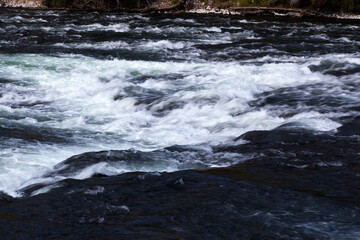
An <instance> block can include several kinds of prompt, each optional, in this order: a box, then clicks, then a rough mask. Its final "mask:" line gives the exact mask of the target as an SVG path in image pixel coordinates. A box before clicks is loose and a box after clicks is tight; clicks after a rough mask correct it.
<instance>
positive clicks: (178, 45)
mask: <svg viewBox="0 0 360 240" xmlns="http://www.w3.org/2000/svg"><path fill="white" fill-rule="evenodd" d="M192 45H193V44H192V43H189V42H172V41H169V40H160V41H149V42H145V43H143V44H140V46H139V47H142V48H150V49H158V50H162V49H173V50H174V49H183V48H189V47H191V46H192Z"/></svg>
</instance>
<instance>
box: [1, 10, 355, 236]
mask: <svg viewBox="0 0 360 240" xmlns="http://www.w3.org/2000/svg"><path fill="white" fill-rule="evenodd" d="M359 50H360V24H359V23H356V22H352V23H351V22H335V21H332V22H331V21H330V22H329V21H328V22H324V21H320V20H308V21H304V20H302V21H299V20H296V19H288V20H285V19H278V18H271V19H262V18H247V19H244V18H239V17H221V16H207V15H151V14H129V13H99V12H66V11H40V10H21V9H0V191H1V192H3V193H5V194H7V195H9V196H12V197H15V198H19V197H20V198H21V197H27V196H32V197H33V196H37V195H39V194H40V195H41V194H46V192H48V191H50V190H51V189H53V188H59V186H62V185H61V182H64V181H67V179H68V180H71V179H77V180H84V181H85V180H86V179H90V180H91V179H93V178H92V177H93V176H94V175H97V176H115V177H120V178H121V177H124V176H127V175H123V174H125V173H137V172H142V173H144V174H145V173H149V174H150V173H151V174H153V175H151V176H152V178H155V176H157V175H162V174H165V175H166V174H171V173H173V174H180V173H182V171H183V170H188V171H189V170H190V172H187V171H185V173H189V174H190V173H191V174H197V171H209V172H207V174H205V175H206V177H204V181H209V182H211V181H215V180H210V179H207V178H209V176H210V175H211V174H213V172H214V171H215V172H216V171H219V172H218V173H215V175H221V174H222V171H230V172H231V169H233V168H235V167H236V166H239V164H240V165H241V164H249V166H250V165H251V164H252V163H254V164H255V162H256V164H257V165H256V167H254V169H257V170H256V171H255V170H254V171H249V173H248V174H249V175H251V174H256V173H258V174H259V175H262V176H265V175H263V174H271V175H277V176H282V173H281V171H280V172H278V169H277V170H276V169H273V170H271V171H265V170H264V169H267V167H268V166H271V167H274V166H275V165H276V166H287V167H290V168H291V169H295V170H294V171H305V170H304V169H307V168H308V167H311V169H312V171H314V169H318V171H319V173H318V174H319V175H321V174H322V171H325V170H323V169H329V168H331V169H332V171H335V172H336V171H337V170H336V169H337V168H339V174H340V175H336V174H335V173H334V174H335V175H329V177H334V178H335V177H336V178H338V177H339V176H341V174H343V172H344V171H345V170H344V169H343V168H344V167H345V166H348V165H347V164H348V162H347V161H348V159H351V164H353V165H349V169H350V168H353V169H358V168H357V167H358V165H359V163H358V162H359V158H360V153H359V152H360V151H359V143H360V142H359V141H360V138H359V135H360V120H359V119H360V114H359V111H360V51H359ZM348 126H349V127H348ZM260 133H261V134H263V135H261V134H260ZM254 134H255V135H256V134H260V135H259V136H257V135H256V136H253V135H254ZM264 134H265V135H266V134H267V135H266V137H264ZM268 135H270V136H268ZM274 135H275V136H274ZM239 136H241V137H239ZM309 143H310V144H309ZM316 144H318V145H316ZM294 145H296V146H297V148H296V149H295V148H292V146H294ZM310 145H311V146H310ZM284 146H285V147H284ZM235 148H236V149H235ZM327 148H329V149H327ZM345 148H346V149H347V150H348V151H347V152H346V153H345V152H344V149H345ZM234 149H235V150H234ZM349 149H350V150H349ZM326 154H328V155H326ZM275 156H276V159H277V160H276V161H275V160H271V161H272V162H271V161H270V160H269V159H273V158H274V159H275ZM263 158H264V159H266V160H264V161H263V160H262V159H263ZM76 159H80V160H79V161H77V160H76ZM94 159H95V160H94ZM314 159H315V160H314ZM268 160H269V161H270V163H268V164H267V163H265V161H268ZM354 166H355V167H354ZM349 169H348V170H349ZM359 169H360V168H359ZM193 171H194V172H193ZM244 171H245V170H244ZM349 171H350V170H349ZM285 172H286V171H285ZM297 173H298V172H297ZM229 174H230V173H229ZM299 174H300V175H299V179H300V180H299V181H298V182H300V183H299V186H297V187H293V186H292V187H291V188H290V187H289V189H291V191H297V190H296V189H300V188H304V189H305V188H306V189H307V190H306V191H305V190H303V191H301V192H302V193H303V192H311V191H312V190H310V189H313V191H316V190H314V189H317V187H318V186H319V185H317V184H316V183H315V182H314V186H311V183H309V181H308V180H306V179H307V178H305V179H303V180H301V179H302V177H301V176H303V175H301V173H299ZM324 174H325V173H324ZM329 174H330V173H329ZM349 174H350V175H351V174H353V175H351V176H352V178H351V179H353V181H354V182H352V184H351V186H352V188H356V187H355V186H356V185H357V184H359V183H360V179H359V173H349ZM356 174H357V175H356ZM225 175H226V174H225ZM304 175H306V174H305V173H304ZM350 175H349V176H350ZM170 176H172V175H170ZM241 176H242V175H241ZM293 176H294V175H293ZM324 176H325V175H324ZM326 176H328V175H326ZM222 177H224V176H222ZM189 178H191V176H189ZM194 178H195V177H194ZM254 178H256V177H254ZM105 179H107V178H105ZM264 179H267V178H266V177H264ZM309 179H310V178H309ZM329 179H331V178H329ZM329 179H327V180H324V181H323V182H324V183H323V184H326V182H327V183H328V184H329V185H331V184H332V183H331V181H329ZM180 180H181V181H180ZM338 180H339V179H336V180H334V181H335V182H336V181H338ZM356 180H357V181H356ZM99 181H105V180H99ZM169 181H170V180H169ZM177 181H178V182H177V184H180V185H182V184H184V182H185V184H186V183H187V182H186V180H185V178H184V177H181V178H180V177H179V179H178V180H177ZM216 181H217V180H216ZM236 181H240V180H239V179H237V180H236ZM241 181H245V180H244V179H242V180H241ZM246 181H250V182H251V180H249V179H247V180H246ZM264 181H265V180H264ZM266 181H267V180H266ZM266 181H265V182H266ZM284 181H285V182H286V181H290V180H289V179H287V180H284ZM302 181H305V182H306V183H303V182H302ZM80 182H81V181H80ZM255 182H256V183H259V182H261V181H260V180H256V181H255ZM269 182H271V181H270V180H269ZM99 184H100V183H99ZM224 184H225V185H226V183H224ZM334 184H335V183H334ZM100 185H101V184H100ZM100 185H99V186H97V185H96V186H97V187H93V188H89V189H87V190H86V191H87V193H85V194H88V195H94V196H95V195H96V196H97V194H98V193H99V194H100V193H102V192H103V191H104V189H106V187H105V188H104V187H101V186H102V185H101V186H100ZM105 185H106V184H105ZM285 185H286V184H285ZM305 185H306V187H304V186H305ZM33 186H41V187H37V188H33ZM94 186H95V185H94ZM229 186H230V185H229ZM202 187H203V186H202ZM32 188H33V189H32ZM241 188H244V189H245V188H247V187H246V186H242V187H241ZM284 188H286V189H288V188H287V187H284ZM29 189H32V190H31V191H30V190H29ZM209 189H210V187H209ZM236 189H239V188H236ZM248 189H250V190H251V191H253V190H252V189H253V187H248ZM325 189H326V187H325ZM357 189H358V185H357ZM250 190H249V191H250ZM199 191H200V190H199ZM209 191H210V190H209ZM214 191H215V190H214ZM216 191H217V190H216ZM216 191H215V192H216ZM236 191H237V190H236ZM236 191H235V190H234V191H233V192H234V196H237V199H239V198H240V197H239V196H241V194H240V193H237V192H236ZM262 191H266V192H267V193H269V194H271V192H272V190H269V189H262ZM281 191H283V192H281ZM286 191H290V190H283V189H282V188H281V190H278V189H277V190H276V191H275V190H274V194H275V195H276V196H279V199H284V197H283V196H287V194H288V193H287V192H286ZM356 191H357V192H356V193H354V195H353V196H348V195H346V194H345V195H346V197H345V198H346V199H347V200H349V199H350V200H351V201H352V200H354V201H355V202H358V201H359V191H360V190H356ZM75 192H76V191H75ZM207 192H208V191H206V190H204V195H206V194H207ZM205 193H206V194H205ZM189 194H190V193H189ZM257 194H258V195H259V196H258V197H260V195H261V196H262V194H259V193H257ZM333 194H335V195H336V193H333ZM88 195H87V196H88ZM265 195H266V194H265ZM325 195H326V194H325ZM340 195H341V194H340ZM350 195H351V194H350ZM280 196H282V197H280ZM341 196H343V195H341ZM256 199H257V197H254V199H252V200H251V199H250V200H249V201H256ZM285 199H286V198H285ZM290 199H292V200H289V201H297V200H296V199H300V200H299V201H305V202H304V203H302V204H303V205H304V206H305V205H306V207H305V208H306V210H304V211H305V212H306V211H308V212H309V214H310V215H314V216H315V215H316V214H317V213H318V212H321V211H325V210H326V208H327V207H325V205H326V204H327V205H326V206H328V205H329V209H330V208H333V209H336V210H333V211H332V213H333V214H334V218H332V215H331V214H330V215H327V214H323V213H321V214H323V215H321V216H327V217H326V218H325V219H320V220H318V221H317V220H316V222H315V223H314V221H313V220H312V219H311V216H310V217H309V216H303V221H302V222H296V221H295V223H292V225H291V226H292V227H294V228H295V230H294V231H293V232H291V234H290V233H288V232H286V231H285V230H281V229H288V228H287V227H284V226H285V225H282V224H285V223H280V222H281V220H280V218H279V217H276V216H275V215H276V214H280V215H281V216H282V217H284V216H290V215H292V214H296V212H297V211H296V210H294V209H291V208H290V209H287V210H286V211H285V210H284V211H283V212H281V211H278V212H276V211H275V213H274V212H271V213H269V212H266V210H264V209H257V210H254V211H252V212H251V211H250V210H249V211H250V212H246V213H245V212H242V213H241V214H243V215H242V216H243V217H244V219H245V218H252V217H262V218H263V220H262V221H260V222H263V224H265V225H263V226H265V227H264V228H263V229H262V230H261V231H260V230H259V231H260V232H261V233H266V231H271V230H269V229H270V226H274V223H273V222H274V221H275V223H276V224H275V225H276V226H277V227H279V229H280V230H278V231H275V232H272V233H271V234H269V235H266V236H265V235H264V236H262V235H256V234H255V235H251V234H250V235H246V234H240V233H237V232H236V228H235V230H234V229H233V230H227V231H230V233H229V235H226V233H223V232H221V231H220V232H219V231H218V232H211V231H210V230H209V231H210V232H207V233H206V234H204V235H199V236H197V237H195V236H196V235H186V234H185V233H184V235H179V236H178V237H174V239H360V232H359V228H358V227H360V225H359V224H360V221H359V212H360V210H359V206H357V207H354V208H353V209H352V207H349V208H346V207H344V209H345V210H344V211H350V212H352V214H353V215H352V216H353V219H351V214H350V213H349V214H348V213H344V212H341V213H339V211H341V209H340V208H339V207H336V206H338V205H336V203H333V202H331V203H326V204H325V203H324V204H325V205H324V206H322V205H321V204H322V201H320V200H318V199H316V200H309V199H303V198H302V197H298V196H297V197H293V198H291V197H290ZM301 199H302V200H301ZM350 200H349V201H348V202H351V201H350ZM134 201H135V200H134ZM229 201H230V200H229ZM242 201H244V202H242V204H244V203H246V202H247V201H245V200H242ZM269 201H272V200H269ZM307 201H309V202H307ZM324 201H325V200H324ZM331 201H334V200H333V199H332V200H331ZM335 201H336V200H335ZM311 202H313V203H314V204H315V205H316V206H320V205H321V209H316V210H314V209H311V208H312V207H314V206H313V205H312V204H311ZM209 204H212V203H209ZM331 204H333V205H331ZM334 204H335V205H336V206H334ZM330 205H331V206H330ZM99 206H100V205H99ZM224 206H225V208H228V210H229V211H230V212H231V211H233V214H237V213H239V214H240V212H239V211H238V212H237V213H235V212H236V207H237V205H236V204H235V203H234V204H233V203H227V205H226V204H225V205H224ZM354 206H355V205H354ZM99 208H101V207H99ZM126 208H127V206H125V205H121V206H120V208H117V209H118V210H116V211H118V212H117V213H119V214H120V213H124V212H125V213H126V214H129V211H131V210H132V209H131V207H130V210H129V209H126ZM265 208H267V207H265ZM106 209H108V208H106ZM351 209H352V210H351ZM109 211H110V210H109ZM244 211H245V210H244ZM291 211H294V212H291ZM215 212H216V211H215ZM214 214H215V213H214ZM216 214H219V213H216ZM229 214H230V213H229ZM304 214H305V213H304ZM95 215H96V216H95V217H94V218H91V217H86V216H82V215H81V216H80V215H79V216H75V217H78V218H77V220H76V221H77V224H84V223H86V222H91V224H93V223H96V224H102V223H103V222H104V221H105V222H106V220H107V217H103V216H99V213H96V214H95ZM245 215H246V217H245ZM340 215H341V216H340ZM230 216H231V214H230ZM335 216H336V217H335ZM339 216H340V217H339ZM341 217H343V218H341ZM215 218H216V217H215ZM94 219H95V220H94ZM264 219H265V220H264ZM266 219H267V220H266ZM337 219H341V220H339V221H338V222H337V221H336V220H337ZM244 221H245V220H244ZM285 222H291V221H290V220H286V221H285ZM254 224H255V223H254ZM258 224H260V223H258ZM272 224H273V225H272ZM184 226H185V225H184ZM184 226H183V227H180V226H178V227H179V229H186V226H185V227H184ZM250 226H251V227H254V225H251V224H250ZM266 226H268V227H266ZM304 229H305V230H304ZM302 230H303V231H302ZM14 231H15V230H14ZM39 231H40V230H39ZM42 231H43V230H42ZM127 231H130V232H131V230H129V228H127ZM148 231H150V230H148ZM174 231H175V232H176V231H177V230H174ZM179 231H180V232H181V230H179ZM184 231H185V230H184ZM199 231H200V232H201V231H202V230H199ZM203 231H204V232H206V230H203ZM231 231H233V232H232V233H235V232H236V233H237V234H238V235H231V234H232V233H231ZM185 232H186V231H185ZM297 233H298V234H299V235H297ZM158 234H160V233H158ZM198 234H200V233H198ZM259 234H260V233H259ZM301 234H302V235H301ZM9 236H12V235H9ZM14 236H15V235H14ZM59 236H60V235H59ZM94 236H96V235H89V238H87V239H92V238H91V237H94ZM115 236H116V235H115ZM133 236H135V238H134V239H142V238H144V239H149V238H147V237H146V235H144V236H142V235H141V236H140V235H139V238H137V237H136V235H133ZM153 236H157V237H158V238H157V237H155V238H154V239H165V237H164V236H165V235H153ZM176 236H177V235H176ZM180 236H184V238H181V237H180ZM189 236H194V238H191V237H189ZM256 236H259V237H258V238H257V237H256ZM251 237H254V238H251ZM282 237H283V238H282ZM297 237H299V238H297ZM306 237H308V238H306ZM18 239H20V238H18ZM32 239H35V238H32ZM39 239H41V238H39ZM42 239H44V238H42ZM54 239H56V237H55V238H54ZM68 239H78V238H72V237H71V235H69V238H68ZM98 239H100V238H98ZM151 239H152V238H151ZM169 239H170V238H169ZM171 239H173V238H171Z"/></svg>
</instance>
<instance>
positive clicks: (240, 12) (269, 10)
mask: <svg viewBox="0 0 360 240" xmlns="http://www.w3.org/2000/svg"><path fill="white" fill-rule="evenodd" d="M0 9H23V10H25V9H26V10H42V11H77V12H79V11H84V12H94V11H95V12H96V11H97V12H123V13H148V14H171V15H180V14H191V15H192V14H199V15H209V16H211V15H218V16H219V15H220V16H221V15H222V16H239V17H279V18H287V19H304V20H305V19H324V20H325V19H327V20H339V21H341V20H345V21H346V20H349V21H356V22H360V13H344V12H325V11H319V10H314V9H309V8H290V7H229V8H210V7H204V8H191V9H186V8H184V6H183V5H182V4H180V3H179V4H175V5H172V6H166V7H162V8H153V7H148V8H134V9H128V8H123V9H80V8H66V7H57V8H55V7H47V6H39V5H36V4H30V5H27V6H12V5H11V4H5V3H2V4H0Z"/></svg>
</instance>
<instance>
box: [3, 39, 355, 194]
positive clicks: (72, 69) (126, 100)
mask: <svg viewBox="0 0 360 240" xmlns="http://www.w3.org/2000/svg"><path fill="white" fill-rule="evenodd" d="M157 44H159V45H161V44H163V45H165V46H166V45H168V46H171V47H174V46H176V44H177V43H173V42H170V41H164V42H161V41H160V43H157ZM174 44H175V45H174ZM329 57H331V56H329ZM351 59H352V60H351ZM342 60H347V61H355V62H356V61H358V58H357V57H352V56H350V55H343V57H342ZM316 61H319V60H318V59H315V60H305V61H304V62H305V63H294V62H290V63H289V62H282V63H267V64H266V63H264V64H263V65H262V66H255V65H253V64H246V65H241V64H238V63H236V62H228V63H226V62H224V63H216V62H213V63H212V62H208V63H193V62H146V61H127V60H118V59H114V60H100V59H94V58H89V57H82V56H76V55H65V56H62V57H48V56H41V55H33V54H19V55H14V56H10V55H4V54H1V55H0V78H5V79H9V80H11V81H12V82H14V83H16V82H17V83H26V87H22V86H21V85H22V84H18V85H16V84H8V85H6V91H4V92H3V95H2V96H1V98H0V112H4V113H5V114H13V115H15V114H16V115H17V116H19V117H20V118H19V119H17V120H9V119H8V120H7V121H8V123H11V124H22V125H24V126H29V127H38V128H45V129H49V130H58V131H59V132H71V133H73V134H74V136H73V137H71V136H69V138H70V140H72V141H73V142H75V143H71V144H66V143H64V144H60V145H56V144H51V143H34V144H33V145H31V144H29V143H24V142H21V141H20V140H19V142H13V143H11V144H10V143H6V144H8V145H2V149H1V152H0V158H1V162H2V164H3V167H2V168H1V171H0V190H1V191H5V192H7V193H9V194H11V195H14V196H16V195H17V194H18V193H17V192H16V191H17V190H18V189H20V188H22V187H25V186H28V185H30V184H33V183H38V182H48V183H51V182H54V181H58V180H59V179H62V178H59V177H58V178H56V177H55V178H49V179H45V178H42V177H41V176H42V175H43V174H44V173H46V172H49V171H51V170H52V168H53V166H54V165H55V164H57V163H59V162H61V161H63V160H64V159H66V158H68V157H70V156H73V155H75V154H79V153H82V152H87V151H97V150H104V149H128V148H135V149H138V150H144V151H149V150H154V149H160V148H163V147H167V146H171V145H174V144H180V145H183V144H199V143H203V142H210V143H212V144H218V143H221V142H225V141H228V140H229V139H233V138H235V137H237V136H239V135H241V134H243V133H245V132H247V131H251V130H269V129H273V128H275V127H277V126H280V125H282V124H285V123H290V122H298V123H301V124H303V125H304V126H308V127H310V128H312V129H315V130H317V131H330V130H334V129H336V128H337V127H339V126H340V124H338V123H336V122H334V121H333V120H331V119H332V116H330V115H324V114H320V113H318V112H307V113H301V114H297V115H295V116H293V117H290V118H282V117H279V116H278V115H277V114H276V113H274V112H272V111H270V110H267V109H265V108H263V109H252V108H251V107H250V106H249V105H248V102H249V101H251V100H253V99H254V98H255V95H256V94H259V93H262V92H264V91H272V90H276V89H278V88H283V87H296V86H299V85H304V84H314V83H320V82H321V83H329V82H330V83H332V84H340V85H341V84H342V83H341V82H339V81H338V80H337V79H335V78H333V77H331V76H326V75H323V74H321V73H316V72H315V73H314V72H311V71H310V70H309V68H308V66H309V65H311V64H314V63H315V62H316ZM135 76H148V77H147V78H145V79H144V80H143V81H140V82H137V81H133V78H134V77H135ZM169 76H176V77H175V79H174V78H169ZM129 88H134V89H142V91H145V93H142V92H139V93H138V95H137V96H136V94H135V95H131V94H129V93H128V92H127V91H128V89H129ZM149 90H152V91H155V90H156V91H160V92H161V93H162V94H163V96H162V97H161V98H160V99H159V100H158V101H155V102H152V103H151V105H148V104H145V103H141V102H138V101H139V99H138V98H141V97H144V96H146V91H149ZM119 94H120V95H123V97H122V98H118V99H117V100H116V101H115V100H114V97H115V96H116V95H119ZM44 101H45V102H47V103H46V104H44V105H40V106H43V107H33V108H29V107H27V106H22V105H21V103H36V102H44ZM174 102H175V103H181V104H182V105H181V104H180V106H178V107H175V108H174V109H172V110H169V111H168V112H167V113H166V114H164V116H162V117H158V116H156V115H155V114H154V113H155V112H156V111H158V110H159V109H163V108H164V107H165V108H166V106H167V105H169V104H172V103H174ZM12 104H19V105H17V107H16V108H11V107H10V106H11V105H12ZM170 109H171V108H170ZM284 111H286V109H284ZM39 116H46V119H39ZM0 120H1V118H0ZM14 141H15V140H14ZM17 146H22V148H20V147H17ZM234 159H235V160H236V161H240V160H241V156H239V157H237V158H234ZM5 160H6V161H5ZM235 160H234V161H235ZM206 164H209V165H210V166H218V164H219V163H217V162H213V163H212V162H209V163H206ZM181 168H182V165H181V163H177V162H172V163H169V164H168V165H154V166H153V167H152V168H147V167H144V166H136V167H135V168H134V167H130V166H128V165H126V164H125V165H124V164H120V165H116V164H115V165H113V164H107V163H99V164H97V165H93V166H90V167H88V168H86V169H83V170H82V171H81V172H78V173H76V174H75V175H74V176H72V177H73V178H77V179H84V178H87V177H90V176H92V175H93V174H94V173H101V174H106V175H114V174H119V173H123V172H126V171H176V170H178V169H181Z"/></svg>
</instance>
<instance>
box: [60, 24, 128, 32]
mask: <svg viewBox="0 0 360 240" xmlns="http://www.w3.org/2000/svg"><path fill="white" fill-rule="evenodd" d="M129 29H130V28H129V24H127V23H115V24H109V25H102V24H100V23H93V24H87V25H74V24H68V25H66V26H65V27H64V28H63V30H65V31H69V30H75V31H79V32H88V31H96V30H97V31H112V32H128V31H129Z"/></svg>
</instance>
